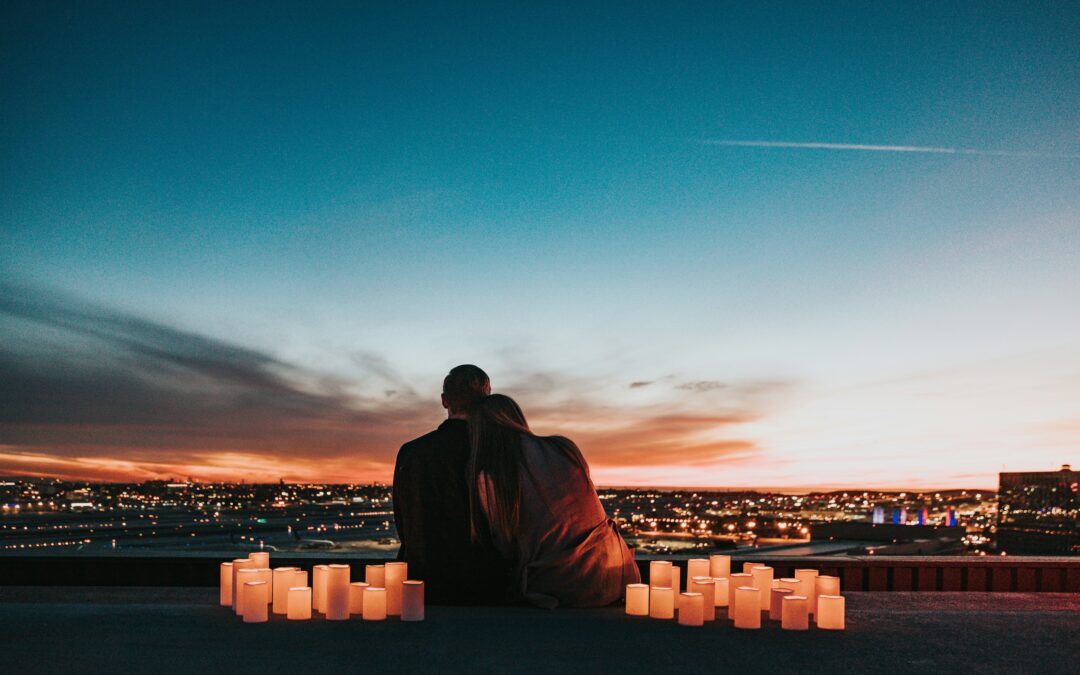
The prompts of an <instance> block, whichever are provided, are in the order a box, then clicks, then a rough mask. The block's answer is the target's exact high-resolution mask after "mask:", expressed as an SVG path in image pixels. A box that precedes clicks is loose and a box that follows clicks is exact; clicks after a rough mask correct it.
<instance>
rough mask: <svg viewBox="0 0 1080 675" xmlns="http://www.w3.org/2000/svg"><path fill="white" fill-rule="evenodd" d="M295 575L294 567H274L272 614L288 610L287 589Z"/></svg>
mask: <svg viewBox="0 0 1080 675" xmlns="http://www.w3.org/2000/svg"><path fill="white" fill-rule="evenodd" d="M295 576H296V568H295V567H276V568H274V608H273V612H274V614H285V613H287V612H288V611H289V589H290V588H292V586H293V577H295Z"/></svg>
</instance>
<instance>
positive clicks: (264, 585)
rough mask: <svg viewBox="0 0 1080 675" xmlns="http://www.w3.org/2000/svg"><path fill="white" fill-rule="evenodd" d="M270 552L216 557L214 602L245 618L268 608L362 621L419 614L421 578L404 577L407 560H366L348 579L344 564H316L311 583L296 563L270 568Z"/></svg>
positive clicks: (296, 615)
mask: <svg viewBox="0 0 1080 675" xmlns="http://www.w3.org/2000/svg"><path fill="white" fill-rule="evenodd" d="M269 564H270V554H269V553H267V552H264V551H259V552H255V553H252V554H250V555H249V556H248V557H247V558H237V559H236V560H233V561H232V562H223V563H221V569H220V580H221V583H220V595H219V602H220V604H221V605H222V606H223V607H232V608H233V611H235V612H236V613H237V614H238V615H240V616H242V617H243V619H244V622H245V623H262V622H265V621H267V620H268V619H269V613H270V612H272V613H274V614H284V615H285V616H286V618H288V619H292V620H305V619H310V618H311V616H312V610H314V611H315V612H319V613H321V614H323V615H324V616H325V617H326V618H327V619H328V620H330V621H344V620H347V619H348V618H349V617H350V616H353V615H360V616H361V617H363V619H364V620H365V621H381V620H384V619H386V617H387V616H400V617H401V620H402V621H423V620H424V582H423V581H415V580H410V579H408V578H407V576H408V563H404V562H389V563H386V564H385V565H367V566H366V567H365V569H364V581H357V582H353V581H351V575H352V568H350V567H349V565H316V566H315V567H314V568H313V574H312V583H311V585H310V586H308V583H307V582H308V573H307V572H306V571H304V570H301V569H300V568H298V567H277V568H274V569H270V567H269Z"/></svg>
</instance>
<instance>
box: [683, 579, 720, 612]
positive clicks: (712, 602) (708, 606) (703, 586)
mask: <svg viewBox="0 0 1080 675" xmlns="http://www.w3.org/2000/svg"><path fill="white" fill-rule="evenodd" d="M690 591H691V592H692V593H701V597H702V598H704V599H703V600H702V601H701V602H702V605H701V608H702V618H703V620H705V621H713V620H715V619H716V582H715V581H714V580H713V578H712V577H694V578H693V579H691V580H690ZM679 608H680V609H682V601H681V600H680V602H679Z"/></svg>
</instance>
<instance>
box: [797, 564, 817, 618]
mask: <svg viewBox="0 0 1080 675" xmlns="http://www.w3.org/2000/svg"><path fill="white" fill-rule="evenodd" d="M817 576H818V572H817V570H806V569H803V570H795V578H796V579H798V580H799V581H801V582H802V594H803V595H805V596H806V611H807V612H809V613H810V614H813V613H814V607H815V605H816V604H817V603H816V602H815V600H816V598H817Z"/></svg>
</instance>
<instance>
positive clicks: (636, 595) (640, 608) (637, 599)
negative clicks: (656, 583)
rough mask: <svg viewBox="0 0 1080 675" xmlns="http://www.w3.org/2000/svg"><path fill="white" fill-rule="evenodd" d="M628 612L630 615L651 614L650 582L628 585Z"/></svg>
mask: <svg viewBox="0 0 1080 675" xmlns="http://www.w3.org/2000/svg"><path fill="white" fill-rule="evenodd" d="M626 613H627V614H629V615H630V616H649V586H648V584H627V585H626Z"/></svg>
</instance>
